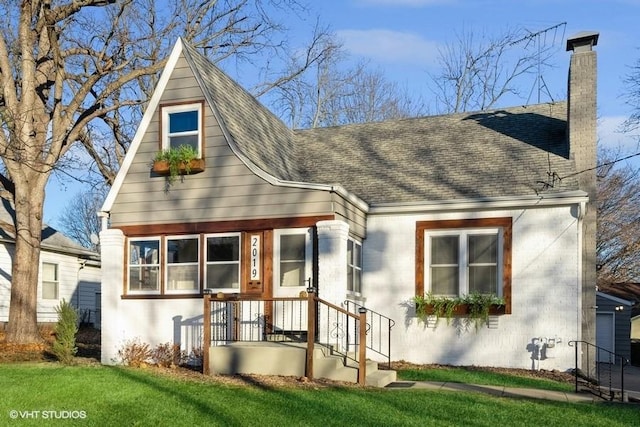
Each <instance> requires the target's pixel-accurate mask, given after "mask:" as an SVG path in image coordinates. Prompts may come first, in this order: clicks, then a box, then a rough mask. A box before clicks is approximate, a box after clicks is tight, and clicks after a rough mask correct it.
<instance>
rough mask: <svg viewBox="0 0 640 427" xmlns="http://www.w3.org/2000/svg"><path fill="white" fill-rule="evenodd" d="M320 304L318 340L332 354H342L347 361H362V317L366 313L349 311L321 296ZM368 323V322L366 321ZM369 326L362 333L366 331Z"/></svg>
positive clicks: (318, 300) (318, 307) (318, 308)
mask: <svg viewBox="0 0 640 427" xmlns="http://www.w3.org/2000/svg"><path fill="white" fill-rule="evenodd" d="M317 302H318V305H317V310H318V328H317V337H316V342H317V343H320V344H323V345H326V346H327V347H328V348H329V349H330V350H331V353H332V354H337V355H340V356H342V357H343V358H344V359H345V361H347V360H351V361H353V362H355V363H357V364H359V363H360V336H361V331H360V328H361V326H360V317H361V316H362V315H363V314H364V315H366V313H358V312H355V313H353V312H349V311H347V310H346V309H344V308H342V307H338V306H336V305H333V304H331V303H329V302H327V301H325V300H322V299H320V298H318V299H317ZM365 325H366V323H365ZM366 329H367V327H366V326H365V330H364V331H363V333H362V335H364V334H365V333H366Z"/></svg>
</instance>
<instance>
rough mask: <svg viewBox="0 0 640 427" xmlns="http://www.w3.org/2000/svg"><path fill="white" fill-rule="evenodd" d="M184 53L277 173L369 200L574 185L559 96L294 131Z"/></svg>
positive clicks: (225, 116)
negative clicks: (485, 108)
mask: <svg viewBox="0 0 640 427" xmlns="http://www.w3.org/2000/svg"><path fill="white" fill-rule="evenodd" d="M185 57H186V58H187V61H188V62H189V63H190V64H191V65H192V67H193V69H194V73H195V74H196V78H197V79H199V81H201V83H202V85H203V90H204V91H205V96H206V97H207V98H208V100H209V101H210V102H211V103H212V104H213V107H214V109H216V110H217V112H218V115H219V116H220V119H221V120H222V122H223V125H224V126H225V127H226V129H227V130H228V131H229V134H230V135H231V137H232V138H233V140H234V142H235V144H236V145H237V147H238V148H239V149H240V150H241V151H242V152H243V154H244V155H245V156H246V157H247V158H248V159H250V160H251V161H252V162H253V163H254V164H256V165H257V166H258V167H260V168H261V169H262V170H264V171H265V172H268V173H269V174H271V175H273V176H275V177H276V178H279V179H282V180H287V181H297V182H308V183H314V184H339V185H341V186H342V187H344V188H346V189H347V190H348V191H350V192H352V193H353V194H355V195H356V196H358V197H360V198H361V199H363V200H365V201H366V202H368V203H370V204H373V205H375V204H385V203H412V202H426V201H438V200H453V199H460V198H463V199H477V198H491V197H502V196H513V197H518V196H529V195H535V194H536V193H538V192H562V191H571V190H576V189H578V186H577V181H576V180H575V179H573V178H571V177H568V176H570V175H571V174H572V173H573V171H574V166H573V161H571V160H570V159H569V158H568V145H567V143H566V134H565V130H566V111H567V108H566V103H564V102H559V103H548V104H539V105H531V106H524V107H514V108H506V109H500V110H492V111H484V112H477V113H464V114H453V115H442V116H431V117H422V118H415V119H404V120H395V121H388V122H378V123H366V124H356V125H346V126H339V127H331V128H317V129H308V130H296V131H292V130H290V129H289V128H287V127H286V125H285V124H284V123H283V122H282V121H280V120H279V119H278V118H277V117H276V116H275V115H273V114H272V113H271V112H270V111H269V110H268V109H267V108H266V107H264V106H263V105H262V104H260V103H259V102H258V101H257V100H256V99H255V98H254V97H253V96H252V95H251V94H249V93H248V92H247V91H246V90H244V89H243V88H242V87H241V86H240V85H238V84H237V83H236V82H235V81H233V80H232V79H231V78H230V77H229V76H227V75H226V74H225V73H224V72H222V71H221V70H220V69H219V68H217V67H216V66H215V65H213V64H212V63H211V62H210V61H208V60H207V59H206V58H205V57H203V56H202V55H200V54H199V53H198V52H196V51H195V50H194V49H193V48H191V47H189V46H188V45H186V44H185ZM552 176H555V177H563V178H564V179H562V180H557V179H553V178H552ZM545 182H546V183H548V184H553V186H548V185H545V184H544V183H545Z"/></svg>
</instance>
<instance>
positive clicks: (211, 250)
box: [205, 233, 241, 292]
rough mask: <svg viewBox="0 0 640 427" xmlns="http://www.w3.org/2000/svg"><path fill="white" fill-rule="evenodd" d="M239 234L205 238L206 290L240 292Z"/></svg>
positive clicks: (213, 235)
mask: <svg viewBox="0 0 640 427" xmlns="http://www.w3.org/2000/svg"><path fill="white" fill-rule="evenodd" d="M240 236H241V235H240V233H225V234H212V235H208V236H206V245H205V247H206V259H207V262H206V270H205V275H206V286H205V287H206V288H209V289H212V290H214V291H222V292H239V291H240Z"/></svg>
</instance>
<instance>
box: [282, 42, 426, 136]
mask: <svg viewBox="0 0 640 427" xmlns="http://www.w3.org/2000/svg"><path fill="white" fill-rule="evenodd" d="M329 49H330V52H331V54H330V55H327V56H325V57H324V58H323V60H321V61H317V62H316V63H315V64H314V70H313V71H315V72H308V73H305V74H303V75H299V76H297V77H296V78H294V79H291V80H289V81H287V82H284V83H283V84H280V85H278V86H277V87H276V88H275V90H274V94H273V96H272V101H271V105H272V107H273V108H274V110H275V111H276V114H278V115H279V116H280V117H281V118H282V119H283V120H284V121H285V122H286V123H287V124H288V125H289V126H290V127H292V128H294V129H299V128H316V127H328V126H339V125H345V124H352V123H367V122H378V121H383V120H393V119H402V118H408V117H416V116H419V115H421V114H423V113H424V107H423V105H422V103H421V101H420V100H419V99H414V97H413V96H411V95H410V94H409V93H408V91H406V90H402V89H401V87H400V86H399V85H398V84H397V83H395V82H391V81H389V80H387V79H386V78H385V76H384V74H383V72H382V71H381V70H379V69H378V70H373V71H372V70H370V69H369V68H368V64H367V63H365V62H360V63H358V64H356V65H355V66H352V67H349V66H347V65H346V64H347V63H348V55H347V54H346V52H344V51H343V50H342V48H341V47H340V45H339V44H337V42H334V43H332V45H331V46H330V47H329ZM292 60H293V63H292V64H291V65H290V68H291V69H296V68H299V65H298V64H296V59H295V58H292Z"/></svg>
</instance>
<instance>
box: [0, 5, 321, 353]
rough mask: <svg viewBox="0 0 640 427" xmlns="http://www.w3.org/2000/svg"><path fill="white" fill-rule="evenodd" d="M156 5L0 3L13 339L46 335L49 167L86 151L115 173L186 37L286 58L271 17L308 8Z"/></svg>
mask: <svg viewBox="0 0 640 427" xmlns="http://www.w3.org/2000/svg"><path fill="white" fill-rule="evenodd" d="M156 3H159V2H155V1H154V0H75V1H73V2H69V1H61V0H33V1H20V2H14V1H2V2H0V13H1V14H2V16H3V17H4V20H5V25H3V26H2V28H1V29H0V127H1V128H2V132H0V157H1V158H2V162H3V164H4V167H5V168H4V169H5V173H4V174H3V175H2V176H0V184H1V185H2V194H1V195H2V196H3V197H4V198H6V199H7V200H9V201H11V202H12V204H13V205H14V208H15V213H16V215H15V224H14V225H15V242H16V246H15V254H14V256H13V264H12V271H11V303H10V307H9V321H8V325H7V329H6V339H7V341H9V342H21V343H27V342H36V341H39V340H40V339H41V338H40V335H39V334H38V328H37V314H36V313H37V307H36V302H37V286H38V267H39V259H40V238H41V229H42V217H43V205H44V198H45V187H46V185H47V182H48V181H49V178H50V177H51V174H52V173H54V171H59V172H61V173H64V172H67V173H69V174H74V173H78V170H79V169H76V170H75V171H70V170H69V169H68V168H69V167H71V166H72V165H75V164H79V165H80V168H81V169H86V163H85V162H83V159H84V157H82V156H83V153H84V150H86V152H88V153H89V155H90V157H91V163H90V166H91V168H88V170H89V171H90V172H98V176H101V177H103V179H104V181H106V182H107V183H108V184H110V183H111V182H112V181H113V179H114V177H115V174H116V171H117V169H118V167H119V165H120V163H121V161H122V159H123V157H124V155H125V154H126V151H127V149H128V144H129V142H130V140H131V136H132V135H133V132H134V129H135V126H136V124H137V123H138V121H139V118H140V117H141V111H142V108H143V106H144V104H145V103H146V101H147V99H148V97H149V94H150V93H151V91H152V89H153V87H154V86H155V82H156V81H157V78H158V74H159V73H160V72H161V70H162V69H163V67H164V65H165V63H166V59H167V54H168V51H169V49H170V48H171V47H172V46H173V43H174V42H175V40H176V38H177V37H178V36H182V37H183V38H184V39H185V40H186V41H187V42H188V43H191V44H192V45H194V46H195V47H197V48H202V49H205V48H206V51H207V53H208V54H209V56H210V57H212V58H213V59H214V60H217V61H219V60H223V59H226V58H233V59H234V60H237V61H242V60H247V61H249V60H251V58H252V57H254V56H259V55H264V56H271V57H277V56H278V55H280V56H282V57H284V55H285V53H286V52H288V51H290V50H291V49H292V47H291V46H288V45H287V43H286V42H285V41H286V40H285V38H284V36H283V34H284V33H283V31H284V28H283V26H282V25H280V24H279V23H277V22H275V21H274V20H273V19H271V16H272V12H273V9H274V8H281V9H282V8H286V9H289V10H294V12H295V13H292V14H290V15H289V17H291V16H294V15H295V14H296V13H301V12H303V10H302V9H301V8H300V5H299V3H298V1H296V0H253V1H249V0H226V1H224V2H217V1H197V0H168V1H166V2H162V4H161V5H159V6H156ZM315 35H316V37H319V38H321V37H322V34H320V33H317V34H315ZM80 147H82V148H84V150H79V149H78V148H80ZM81 169H80V170H81Z"/></svg>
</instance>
